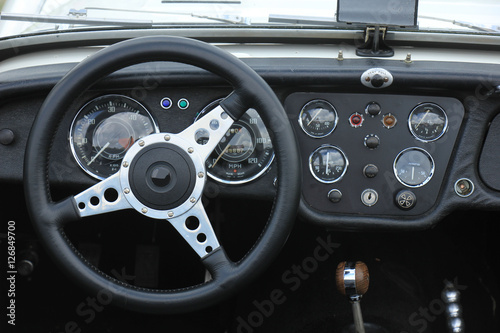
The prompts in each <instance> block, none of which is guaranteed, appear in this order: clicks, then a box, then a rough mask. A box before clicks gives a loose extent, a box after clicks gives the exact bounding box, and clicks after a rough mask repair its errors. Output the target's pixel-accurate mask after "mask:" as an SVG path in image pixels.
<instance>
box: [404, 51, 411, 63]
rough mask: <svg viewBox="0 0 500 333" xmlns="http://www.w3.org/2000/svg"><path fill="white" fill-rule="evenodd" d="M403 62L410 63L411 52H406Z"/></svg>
mask: <svg viewBox="0 0 500 333" xmlns="http://www.w3.org/2000/svg"><path fill="white" fill-rule="evenodd" d="M405 63H407V64H410V63H412V60H411V53H408V54H407V55H406V59H405Z"/></svg>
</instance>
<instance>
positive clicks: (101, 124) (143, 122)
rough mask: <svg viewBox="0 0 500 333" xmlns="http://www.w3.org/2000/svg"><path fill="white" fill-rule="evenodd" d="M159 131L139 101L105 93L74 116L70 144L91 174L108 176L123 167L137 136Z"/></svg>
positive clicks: (102, 177)
mask: <svg viewBox="0 0 500 333" xmlns="http://www.w3.org/2000/svg"><path fill="white" fill-rule="evenodd" d="M154 132H157V133H158V132H159V129H158V126H157V125H156V123H155V121H154V120H153V118H152V117H151V114H150V113H149V112H148V110H146V108H145V107H144V106H142V105H141V104H140V103H139V102H137V101H135V100H133V99H132V98H129V97H126V96H121V95H105V96H101V97H98V98H96V99H94V100H92V101H90V102H89V103H87V104H85V105H84V106H83V107H82V108H81V109H80V111H79V112H78V114H77V115H76V117H75V118H74V119H73V123H72V124H71V130H70V145H71V150H72V152H73V156H74V157H75V159H76V161H77V162H78V164H79V165H80V166H81V167H82V169H83V170H84V171H85V172H87V173H88V174H89V175H91V176H93V177H95V178H97V179H105V178H107V177H109V176H111V175H112V174H114V173H115V172H117V171H118V170H119V168H120V164H121V160H122V158H123V156H124V155H125V153H126V152H127V150H128V148H129V147H130V146H131V145H132V144H133V143H134V142H135V141H137V139H139V138H142V137H144V136H147V135H149V134H151V133H154Z"/></svg>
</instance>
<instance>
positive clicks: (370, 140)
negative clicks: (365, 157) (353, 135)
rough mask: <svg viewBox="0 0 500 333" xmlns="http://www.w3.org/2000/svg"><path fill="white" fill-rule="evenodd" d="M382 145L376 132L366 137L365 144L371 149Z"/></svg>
mask: <svg viewBox="0 0 500 333" xmlns="http://www.w3.org/2000/svg"><path fill="white" fill-rule="evenodd" d="M379 145H380V139H379V137H378V136H376V135H375V134H370V135H367V136H366V137H365V146H366V147H368V148H370V149H375V148H377V147H378V146H379Z"/></svg>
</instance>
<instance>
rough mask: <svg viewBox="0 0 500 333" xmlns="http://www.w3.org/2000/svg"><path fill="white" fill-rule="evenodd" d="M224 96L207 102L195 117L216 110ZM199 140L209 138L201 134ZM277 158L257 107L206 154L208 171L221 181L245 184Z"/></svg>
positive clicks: (247, 113)
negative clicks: (207, 155)
mask: <svg viewBox="0 0 500 333" xmlns="http://www.w3.org/2000/svg"><path fill="white" fill-rule="evenodd" d="M220 101H221V100H220V99H219V100H216V101H214V102H212V103H210V104H209V105H208V106H206V107H205V108H204V109H203V110H202V111H201V112H200V113H199V114H198V115H197V116H196V119H195V121H196V120H198V119H200V118H201V117H203V116H204V115H205V114H207V113H208V112H209V111H211V110H213V109H214V108H215V107H216V106H217V105H219V102H220ZM197 140H199V141H201V142H203V141H205V140H206V138H204V137H203V135H200V136H199V137H198V138H197ZM273 159H274V149H273V144H272V142H271V137H270V136H269V133H268V131H267V128H266V126H265V125H264V122H263V121H262V119H261V118H260V116H259V114H258V113H257V111H255V110H254V109H249V110H248V111H247V112H246V113H245V114H244V115H243V116H242V117H241V118H240V119H239V120H238V121H237V122H235V123H234V124H233V125H232V126H231V128H230V129H229V130H228V131H227V132H226V135H225V136H224V137H223V138H222V139H221V140H220V142H219V144H218V145H217V146H216V147H215V149H214V151H213V152H212V154H210V156H209V157H208V158H207V161H206V162H205V166H206V168H207V172H208V175H209V176H210V177H211V178H212V179H215V180H217V181H219V182H221V183H226V184H243V183H247V182H250V181H252V180H254V179H256V178H258V177H260V176H261V175H262V174H264V173H265V172H266V171H267V170H268V168H269V166H270V165H271V163H272V161H273Z"/></svg>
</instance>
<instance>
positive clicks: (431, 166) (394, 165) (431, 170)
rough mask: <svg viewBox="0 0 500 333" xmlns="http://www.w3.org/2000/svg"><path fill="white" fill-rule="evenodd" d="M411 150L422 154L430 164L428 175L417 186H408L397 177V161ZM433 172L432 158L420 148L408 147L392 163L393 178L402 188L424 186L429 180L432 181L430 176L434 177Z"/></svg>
mask: <svg viewBox="0 0 500 333" xmlns="http://www.w3.org/2000/svg"><path fill="white" fill-rule="evenodd" d="M411 150H417V151H420V152H421V153H422V154H424V155H425V156H426V157H427V158H428V159H429V162H430V170H429V173H428V175H427V177H426V178H425V180H424V181H422V182H420V183H418V184H408V183H406V182H405V181H403V180H402V179H401V178H400V177H399V175H398V167H397V163H398V161H399V159H400V158H401V156H403V155H404V154H405V153H408V152H409V151H411ZM434 171H435V163H434V159H433V158H432V156H431V154H429V153H428V152H427V151H426V150H425V149H422V148H420V147H410V148H406V149H403V150H402V151H401V152H400V153H399V154H398V155H397V156H396V158H395V159H394V163H393V172H394V176H395V177H396V179H397V180H398V181H399V182H400V183H401V184H403V185H404V186H406V187H410V188H417V187H422V186H424V185H425V184H427V183H428V182H429V181H430V180H431V179H432V176H434Z"/></svg>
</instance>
